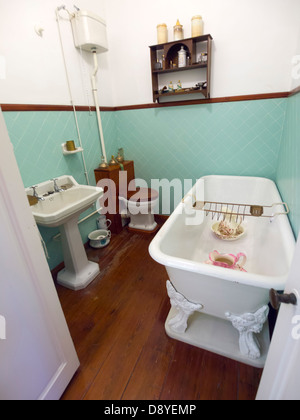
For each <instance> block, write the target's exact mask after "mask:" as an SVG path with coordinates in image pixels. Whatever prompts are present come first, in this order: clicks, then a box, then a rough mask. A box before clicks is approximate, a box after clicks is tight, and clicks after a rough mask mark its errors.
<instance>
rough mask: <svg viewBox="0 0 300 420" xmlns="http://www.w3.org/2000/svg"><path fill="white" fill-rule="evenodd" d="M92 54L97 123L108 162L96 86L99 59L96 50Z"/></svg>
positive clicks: (104, 154)
mask: <svg viewBox="0 0 300 420" xmlns="http://www.w3.org/2000/svg"><path fill="white" fill-rule="evenodd" d="M92 52H93V57H94V71H93V74H92V77H91V79H92V90H93V95H94V101H95V107H96V113H97V121H98V128H99V135H100V141H101V149H102V155H103V156H104V158H105V162H107V156H106V150H105V143H104V134H103V128H102V122H101V115H100V107H99V102H98V88H97V84H96V76H97V73H98V58H97V52H96V51H95V50H93V51H92Z"/></svg>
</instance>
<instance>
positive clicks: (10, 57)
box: [0, 0, 111, 105]
mask: <svg viewBox="0 0 300 420" xmlns="http://www.w3.org/2000/svg"><path fill="white" fill-rule="evenodd" d="M62 4H63V5H65V6H66V7H67V9H68V10H69V11H70V12H72V13H73V12H74V10H75V9H74V7H73V5H74V4H75V5H76V6H77V7H79V8H80V9H83V10H90V11H92V12H94V13H95V14H96V15H98V16H100V17H103V18H104V19H105V0H62V2H61V3H60V2H59V1H58V0H25V1H24V0H21V1H20V0H9V1H6V0H0V103H8V104H9V103H15V104H20V103H21V104H22V103H25V104H53V105H70V103H71V102H70V95H69V90H68V85H67V80H66V73H65V69H64V62H63V58H62V57H63V56H62V51H61V46H60V40H59V35H58V34H59V32H58V26H57V22H56V14H55V10H56V8H57V7H58V6H61V5H62ZM60 16H61V19H59V22H60V27H61V32H62V38H63V46H64V50H65V55H66V62H67V67H68V70H69V74H70V82H71V83H70V84H71V89H72V94H73V97H74V101H75V104H80V105H88V104H90V105H94V103H93V99H92V95H91V93H90V90H91V82H90V74H91V73H92V69H93V58H92V54H90V53H86V52H83V54H82V55H83V58H81V55H80V52H79V50H77V49H76V48H75V47H74V42H73V35H72V29H71V24H70V22H69V20H68V14H67V12H66V11H61V12H60ZM36 25H40V26H42V27H43V28H44V32H43V36H42V37H39V36H38V35H37V34H36V32H35V29H34V28H35V26H36ZM100 60H101V64H100V73H101V78H100V81H99V87H100V88H101V90H102V92H101V93H102V95H103V96H102V100H101V103H105V104H109V105H110V100H111V94H110V89H109V83H110V77H108V55H107V53H105V54H101V55H99V62H100ZM87 91H88V92H89V94H88V96H89V97H87V93H86V92H87ZM106 93H107V96H105V94H106Z"/></svg>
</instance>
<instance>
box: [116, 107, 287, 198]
mask: <svg viewBox="0 0 300 420" xmlns="http://www.w3.org/2000/svg"><path fill="white" fill-rule="evenodd" d="M286 106H287V99H269V100H259V101H242V102H231V103H216V104H207V105H206V104H203V105H194V106H185V107H169V108H159V109H143V110H135V111H132V110H131V111H120V112H116V125H117V131H118V143H119V145H120V146H123V147H124V150H125V154H126V156H128V157H130V158H132V159H134V161H135V168H136V176H137V177H141V178H144V179H145V180H146V181H147V182H148V183H149V182H150V180H151V179H153V178H154V179H162V178H167V179H169V180H172V179H174V178H179V179H181V180H184V179H193V180H196V179H197V178H200V177H202V176H204V175H241V176H242V175H244V176H258V177H266V178H270V179H272V180H275V178H276V167H277V160H278V153H279V149H280V141H281V137H282V131H283V125H284V119H285V112H286ZM175 204H176V203H175Z"/></svg>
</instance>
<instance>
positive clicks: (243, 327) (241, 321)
mask: <svg viewBox="0 0 300 420" xmlns="http://www.w3.org/2000/svg"><path fill="white" fill-rule="evenodd" d="M225 315H226V318H228V319H229V321H231V322H232V325H233V326H234V328H236V329H237V330H238V332H239V333H240V340H239V344H240V351H241V353H242V354H243V356H246V357H248V358H249V359H252V360H255V359H259V358H260V356H261V353H260V346H259V343H258V341H257V339H256V337H255V336H254V335H253V334H259V333H260V332H261V331H262V329H263V326H264V323H265V322H266V321H267V318H268V315H269V307H268V306H267V305H266V306H263V307H262V308H261V309H259V310H258V311H257V312H256V313H255V314H251V313H247V314H244V315H232V314H231V313H230V312H227V313H226V314H225Z"/></svg>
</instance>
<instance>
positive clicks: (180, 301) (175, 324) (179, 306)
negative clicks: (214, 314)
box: [167, 280, 203, 334]
mask: <svg viewBox="0 0 300 420" xmlns="http://www.w3.org/2000/svg"><path fill="white" fill-rule="evenodd" d="M167 290H168V295H169V298H170V301H171V305H172V307H174V308H175V309H176V310H177V312H178V314H177V315H176V316H175V317H174V318H173V319H171V321H170V322H169V327H170V328H171V329H172V330H173V331H175V332H177V333H180V334H183V333H185V332H186V330H187V327H188V325H187V323H188V319H189V317H190V316H191V315H192V314H193V313H194V312H196V311H201V309H203V305H201V304H200V303H192V302H190V301H188V300H187V299H186V298H185V297H184V296H183V295H182V294H180V293H178V292H177V290H175V288H174V286H173V285H172V283H171V282H170V281H169V280H168V281H167Z"/></svg>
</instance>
